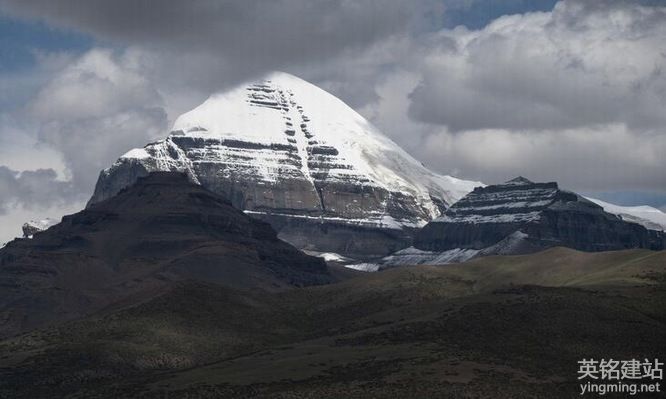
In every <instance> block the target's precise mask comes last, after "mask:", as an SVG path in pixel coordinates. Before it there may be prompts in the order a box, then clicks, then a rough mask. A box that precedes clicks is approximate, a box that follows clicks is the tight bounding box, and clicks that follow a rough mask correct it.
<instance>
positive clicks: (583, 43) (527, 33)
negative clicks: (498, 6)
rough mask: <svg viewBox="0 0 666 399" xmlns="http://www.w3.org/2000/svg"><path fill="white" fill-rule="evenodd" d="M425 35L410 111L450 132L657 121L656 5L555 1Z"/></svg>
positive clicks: (664, 99)
mask: <svg viewBox="0 0 666 399" xmlns="http://www.w3.org/2000/svg"><path fill="white" fill-rule="evenodd" d="M433 42H434V43H437V44H438V45H437V46H434V47H433V49H432V52H431V53H430V54H429V55H428V56H427V57H426V59H425V61H424V66H423V80H422V82H421V84H420V85H419V86H418V88H417V89H416V90H415V91H414V93H413V94H412V104H411V108H410V111H411V115H412V116H413V117H414V118H415V119H418V120H421V121H424V122H428V123H435V124H442V125H446V126H448V128H449V129H450V130H452V131H460V130H473V129H486V128H493V129H497V128H506V129H516V128H518V129H520V128H529V129H550V128H569V127H580V126H586V125H590V124H601V123H625V124H627V125H628V126H630V127H631V128H635V129H637V130H640V129H644V128H650V127H658V126H664V125H665V122H666V114H665V113H664V112H663V110H664V106H665V105H666V71H665V70H664V68H665V67H666V8H660V7H643V6H640V5H637V4H636V3H633V4H632V3H630V2H608V1H606V2H599V1H592V2H578V1H564V2H560V3H558V4H557V5H556V6H555V8H554V10H553V11H552V12H538V13H527V14H522V15H513V16H504V17H501V18H499V19H497V20H495V21H494V22H492V23H491V24H489V25H488V26H486V27H485V28H483V29H481V30H477V31H469V30H467V29H465V28H458V29H453V30H444V31H441V32H439V33H438V34H437V36H436V38H434V39H433Z"/></svg>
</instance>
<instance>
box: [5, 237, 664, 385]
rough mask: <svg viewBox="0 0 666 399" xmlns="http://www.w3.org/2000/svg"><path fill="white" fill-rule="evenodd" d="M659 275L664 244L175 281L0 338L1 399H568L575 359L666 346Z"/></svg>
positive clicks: (645, 353) (653, 351)
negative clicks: (299, 283) (318, 281)
mask: <svg viewBox="0 0 666 399" xmlns="http://www.w3.org/2000/svg"><path fill="white" fill-rule="evenodd" d="M665 283H666V253H664V252H649V251H619V252H608V253H593V254H588V253H580V252H576V251H573V250H569V249H562V248H554V249H550V250H548V251H544V252H541V253H537V254H533V255H526V256H511V257H488V258H483V259H478V260H475V261H473V262H470V263H466V264H459V265H446V266H442V267H433V266H425V267H423V266H420V267H403V268H398V269H392V270H388V271H385V272H380V273H369V274H361V275H355V276H353V277H351V278H349V279H347V280H345V281H342V282H340V283H336V284H331V285H325V286H316V287H307V288H297V289H291V290H287V291H281V292H268V291H265V290H256V289H255V290H242V289H241V290H238V289H232V288H228V287H224V286H221V285H219V284H210V283H207V284H202V283H197V282H181V283H179V284H177V285H176V286H173V287H172V288H171V289H170V290H168V291H167V292H165V293H163V294H162V295H159V296H157V297H155V298H154V299H152V300H149V301H146V302H142V303H140V304H136V305H133V306H129V307H127V308H125V309H122V310H115V311H110V312H105V313H98V314H96V315H94V316H92V317H88V318H86V319H83V320H79V321H73V322H69V323H66V324H64V325H60V326H57V327H53V328H50V329H46V330H40V331H35V332H33V333H30V334H27V335H23V336H20V337H16V338H13V339H9V340H5V341H2V342H1V343H0V359H1V360H0V363H1V364H2V368H0V397H1V396H2V395H3V394H4V395H5V396H8V397H31V398H35V397H61V396H62V397H64V396H68V397H82V398H83V397H85V398H95V397H99V398H107V397H138V398H141V397H145V398H163V397H188V398H218V397H229V398H237V397H258V398H266V397H271V398H273V397H274V398H329V397H330V398H338V397H349V398H368V397H372V398H395V397H399V398H410V397H418V398H421V397H450V398H471V397H473V398H485V397H493V398H534V397H539V398H573V397H579V396H580V395H579V391H578V390H577V381H576V371H577V361H578V360H580V359H582V358H598V359H601V358H611V357H612V358H615V359H631V358H644V357H647V358H651V359H653V358H655V357H659V358H663V357H664V355H666V351H665V347H664V342H666V328H665V327H666V284H665ZM644 397H647V396H644Z"/></svg>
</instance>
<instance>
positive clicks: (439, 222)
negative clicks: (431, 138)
mask: <svg viewBox="0 0 666 399" xmlns="http://www.w3.org/2000/svg"><path fill="white" fill-rule="evenodd" d="M414 246H415V247H416V248H418V249H422V250H429V251H447V250H451V249H455V248H463V249H476V250H480V254H519V253H529V252H535V251H539V250H542V249H544V248H548V247H553V246H565V247H569V248H574V249H578V250H582V251H609V250H619V249H627V248H648V249H654V250H660V249H663V248H664V233H662V232H657V231H652V230H647V229H645V228H644V227H643V226H641V225H638V224H634V223H629V222H625V221H623V220H622V219H621V218H619V217H617V216H616V215H612V214H610V213H607V212H604V210H603V209H602V208H601V207H600V206H598V205H596V204H594V203H592V202H590V201H588V200H586V199H584V198H582V197H581V196H579V195H577V194H575V193H572V192H568V191H564V190H560V189H559V188H558V186H557V183H533V182H531V181H529V180H527V179H525V178H522V177H519V178H516V179H513V180H511V181H508V182H506V183H504V184H500V185H494V186H487V187H478V188H476V189H474V191H472V192H471V193H470V194H468V195H467V196H466V197H464V198H463V199H461V200H460V201H458V202H457V203H456V204H454V205H453V206H452V207H451V208H449V209H448V210H447V211H446V212H445V213H444V214H443V215H442V216H441V217H440V218H437V219H435V220H434V221H433V222H431V223H429V224H428V225H426V226H425V227H424V228H423V229H422V230H421V231H420V232H419V233H418V234H417V236H416V239H415V244H414Z"/></svg>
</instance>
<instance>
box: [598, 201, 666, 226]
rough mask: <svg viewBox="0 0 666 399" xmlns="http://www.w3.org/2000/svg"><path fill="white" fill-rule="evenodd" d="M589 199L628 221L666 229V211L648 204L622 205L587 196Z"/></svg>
mask: <svg viewBox="0 0 666 399" xmlns="http://www.w3.org/2000/svg"><path fill="white" fill-rule="evenodd" d="M586 199H587V200H589V201H592V202H594V203H595V204H597V205H599V206H601V207H602V208H604V210H605V211H606V212H608V213H612V214H615V215H617V216H620V217H621V218H622V219H623V220H625V221H627V222H633V223H638V224H640V225H643V226H644V227H645V228H647V229H650V230H662V231H666V213H664V212H662V211H660V210H659V209H657V208H653V207H651V206H647V205H640V206H620V205H615V204H611V203H608V202H605V201H601V200H598V199H595V198H589V197H586Z"/></svg>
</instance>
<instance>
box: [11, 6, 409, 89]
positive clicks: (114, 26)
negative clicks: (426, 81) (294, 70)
mask: <svg viewBox="0 0 666 399" xmlns="http://www.w3.org/2000/svg"><path fill="white" fill-rule="evenodd" d="M0 4H2V5H4V7H5V8H6V9H7V10H8V11H9V12H10V13H12V14H14V15H19V16H24V17H28V18H39V19H43V20H45V21H46V22H47V23H50V24H54V25H57V26H62V27H67V28H71V29H75V30H77V31H82V32H87V33H90V34H92V35H93V36H95V37H97V38H99V39H102V40H107V41H111V42H113V43H118V44H121V45H132V46H136V45H138V46H142V47H143V48H144V49H149V50H152V51H154V53H155V54H157V53H159V54H160V55H168V56H167V57H160V59H159V61H158V62H159V63H166V65H164V67H165V69H166V70H168V69H171V70H177V71H178V72H179V74H180V75H179V77H180V78H181V79H187V80H190V81H191V82H193V83H195V84H201V85H209V86H208V88H210V84H211V82H212V83H213V84H224V83H228V82H234V83H235V81H237V80H238V79H240V78H243V77H247V76H249V75H252V74H258V73H263V72H265V71H267V70H274V69H280V68H283V67H285V66H289V65H295V64H305V65H307V64H310V63H321V62H322V61H323V60H326V59H328V58H330V57H332V56H335V55H337V54H339V53H340V52H342V51H352V50H359V49H363V48H364V47H366V46H367V45H369V44H371V43H373V42H376V41H378V40H384V39H386V38H387V37H388V36H390V35H392V34H395V33H399V32H404V31H405V30H406V29H407V25H408V22H409V20H410V16H411V15H412V14H413V13H414V12H415V10H416V9H418V8H419V7H416V6H415V5H414V4H411V3H410V2H405V1H399V0H367V1H350V0H324V1H301V0H276V1H254V0H249V1H217V0H215V1H213V0H192V1H166V2H155V1H149V0H116V1H107V0H36V1H22V0H2V1H1V2H0ZM186 72H189V73H186ZM164 73H166V72H164Z"/></svg>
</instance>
